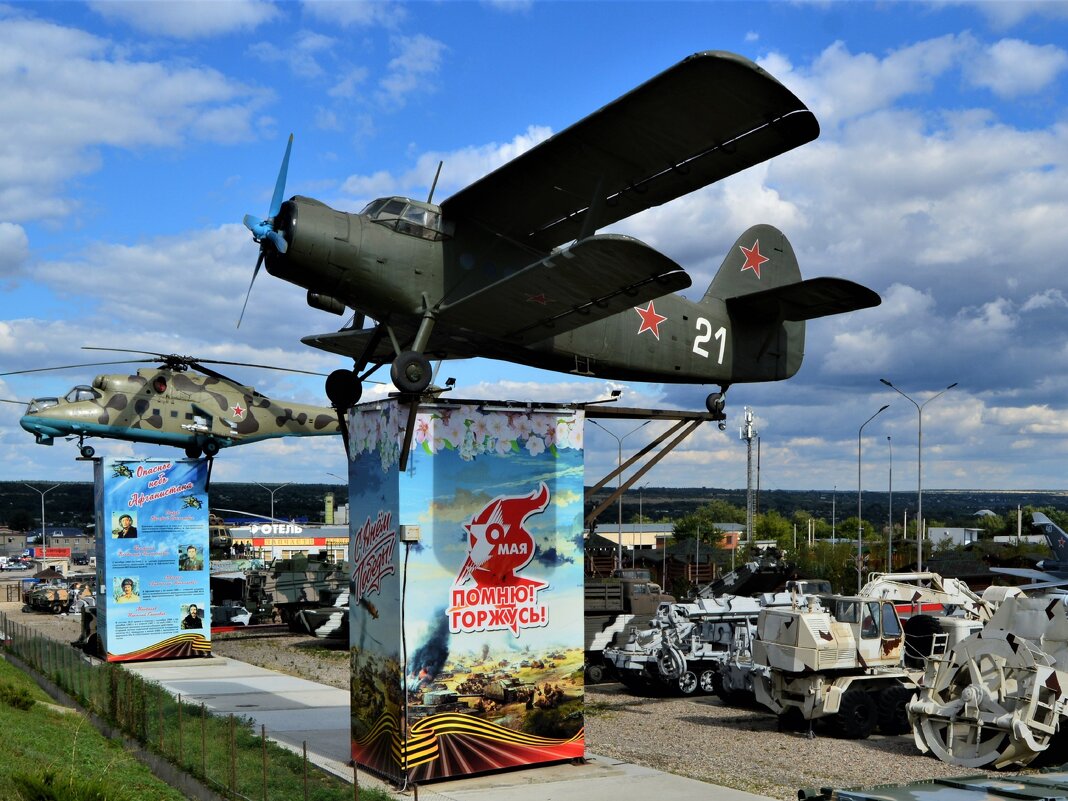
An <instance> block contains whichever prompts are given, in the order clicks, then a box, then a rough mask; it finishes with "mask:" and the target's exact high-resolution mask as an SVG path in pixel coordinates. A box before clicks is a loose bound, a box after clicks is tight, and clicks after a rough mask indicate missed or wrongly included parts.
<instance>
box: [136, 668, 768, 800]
mask: <svg viewBox="0 0 1068 801" xmlns="http://www.w3.org/2000/svg"><path fill="white" fill-rule="evenodd" d="M124 667H125V668H126V669H128V670H130V671H132V672H134V673H137V674H139V675H141V676H143V677H144V678H146V679H148V680H149V681H153V682H157V683H159V684H161V685H162V686H163V687H164V688H165V689H166V690H167V691H169V692H170V693H171V694H173V695H176V696H177V695H181V696H182V700H183V701H188V702H190V703H203V704H204V705H205V706H207V708H208V709H210V710H212V711H213V712H217V713H220V714H227V713H230V712H232V713H234V714H235V715H241V716H244V717H248V718H251V719H252V720H254V721H255V723H256V726H257V727H259V726H260V725H261V724H262V725H263V726H265V727H266V729H267V736H268V737H270V738H271V739H273V740H274V741H275V742H278V743H279V744H281V745H283V746H285V747H287V748H290V749H292V750H294V751H296V752H297V753H301V752H302V751H303V746H304V743H307V747H308V759H309V760H310V761H312V762H314V763H315V764H317V765H319V766H320V767H322V768H323V769H324V770H327V771H330V772H331V773H334V774H336V775H338V776H341V777H344V778H346V779H349V780H351V779H352V767H351V766H350V765H349V694H348V692H347V691H345V690H339V689H337V688H336V687H327V686H326V685H323V684H316V683H315V682H312V681H307V680H306V679H298V678H295V677H293V676H287V675H285V674H284V673H278V672H276V671H273V670H267V669H266V668H261V667H256V666H254V665H249V664H246V663H244V662H238V661H237V660H235V659H228V658H225V657H213V658H211V659H181V660H171V661H160V662H140V663H128V664H126V665H124ZM586 756H587V761H586V764H584V765H572V764H570V763H561V764H555V765H543V766H538V767H533V768H525V769H520V770H509V771H501V772H499V773H492V774H486V775H482V776H474V777H471V778H464V779H455V780H451V781H439V782H434V783H432V784H428V785H425V786H424V787H423V788H421V790H420V792H421V794H426V795H427V797H431V796H437V797H438V798H443V799H448V800H449V801H481V800H482V799H486V800H487V801H489V799H497V798H500V797H501V795H502V793H507V798H508V801H620V799H628V798H655V799H656V801H695V799H701V801H769V800H768V799H767V798H766V797H765V796H761V795H754V794H752V793H746V792H742V791H740V790H731V789H730V788H727V787H720V786H718V785H714V784H706V783H705V782H700V781H697V780H695V779H687V778H685V777H682V776H675V775H673V774H670V773H662V772H660V771H658V770H654V769H652V768H645V767H641V766H639V765H633V764H630V763H627V762H620V761H619V760H616V759H612V758H610V757H601V756H596V755H594V754H589V753H587V755H586ZM360 785H361V786H377V787H381V788H383V789H385V790H387V791H392V790H393V788H392V787H391V786H390V785H388V784H385V783H383V782H381V781H380V780H378V779H376V778H374V777H373V776H371V775H370V774H368V773H366V772H365V771H360Z"/></svg>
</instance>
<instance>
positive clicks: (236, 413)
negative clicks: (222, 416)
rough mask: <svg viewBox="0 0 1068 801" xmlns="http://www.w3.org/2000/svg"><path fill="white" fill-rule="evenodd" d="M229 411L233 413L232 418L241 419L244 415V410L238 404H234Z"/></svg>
mask: <svg viewBox="0 0 1068 801" xmlns="http://www.w3.org/2000/svg"><path fill="white" fill-rule="evenodd" d="M230 411H232V412H233V413H234V417H241V416H242V415H244V413H245V410H244V409H242V408H241V404H240V403H235V404H234V405H233V407H232V408H231V409H230Z"/></svg>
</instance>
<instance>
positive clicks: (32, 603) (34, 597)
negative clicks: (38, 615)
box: [26, 579, 93, 614]
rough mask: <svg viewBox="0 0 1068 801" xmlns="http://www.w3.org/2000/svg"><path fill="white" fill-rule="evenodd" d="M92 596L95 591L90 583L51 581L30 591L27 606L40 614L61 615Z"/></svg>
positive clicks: (62, 580)
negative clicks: (79, 601) (77, 602)
mask: <svg viewBox="0 0 1068 801" xmlns="http://www.w3.org/2000/svg"><path fill="white" fill-rule="evenodd" d="M92 594H93V589H92V587H91V586H90V584H89V583H88V582H82V581H74V582H68V581H66V580H64V579H51V580H49V581H47V582H44V583H42V584H38V585H37V586H36V587H34V588H33V589H32V590H30V592H29V595H28V596H27V599H26V604H27V606H29V608H30V609H33V610H35V611H38V612H52V613H53V614H59V613H61V612H66V611H68V610H69V609H70V608H71V605H72V604H74V603H75V602H76V601H77V600H78V599H79V598H82V597H85V596H87V595H92Z"/></svg>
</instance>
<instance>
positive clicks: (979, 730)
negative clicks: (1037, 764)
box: [907, 596, 1068, 768]
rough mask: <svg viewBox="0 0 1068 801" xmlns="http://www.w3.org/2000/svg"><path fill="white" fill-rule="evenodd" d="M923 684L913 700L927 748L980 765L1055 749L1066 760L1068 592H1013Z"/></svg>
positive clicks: (1021, 760)
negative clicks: (1064, 596)
mask: <svg viewBox="0 0 1068 801" xmlns="http://www.w3.org/2000/svg"><path fill="white" fill-rule="evenodd" d="M922 684H923V686H922V688H920V690H919V691H918V693H917V697H916V698H915V700H913V701H912V702H911V703H910V704H908V707H907V708H908V715H909V720H910V722H911V724H912V731H913V736H914V737H915V740H916V745H917V747H918V748H919V749H920V750H921V751H923V752H925V753H932V754H934V755H935V756H937V757H938V758H939V759H940V760H942V761H943V762H947V763H950V764H953V765H960V766H963V767H976V768H977V767H986V768H1006V767H1013V768H1015V767H1021V766H1024V765H1028V764H1030V763H1032V762H1033V761H1034V760H1036V759H1037V758H1039V757H1040V756H1043V755H1045V754H1046V752H1047V751H1049V752H1053V751H1056V752H1057V759H1059V760H1060V761H1063V745H1064V744H1065V743H1064V740H1063V738H1064V734H1063V726H1064V722H1065V715H1066V714H1068V611H1066V607H1065V604H1064V602H1063V599H1061V598H1059V597H1035V598H1025V597H1022V596H1021V597H1015V598H1007V599H1006V600H1005V601H1004V602H1003V603H1002V604H1001V605H1000V607H999V608H998V610H997V612H996V613H995V614H994V616H993V617H992V618H991V619H990V621H989V622H988V623H987V624H986V626H984V628H983V629H982V630H981V631H979V632H977V633H975V634H973V635H972V636H970V637H968V638H966V639H964V640H963V641H961V642H959V643H957V644H956V645H955V646H954V647H952V648H951V649H949V650H948V651H947V652H946V653H945V654H944V655H942V656H939V657H936V658H934V659H932V660H931V661H930V662H929V663H928V666H927V670H926V672H925V674H924V677H923V682H922ZM1058 740H1059V742H1058ZM1055 745H1056V746H1057V747H1054V746H1055Z"/></svg>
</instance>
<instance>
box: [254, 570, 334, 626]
mask: <svg viewBox="0 0 1068 801" xmlns="http://www.w3.org/2000/svg"><path fill="white" fill-rule="evenodd" d="M250 579H251V581H252V582H253V583H254V584H256V585H258V586H257V589H256V593H257V594H262V596H263V599H264V603H269V604H270V606H271V608H272V609H273V613H272V614H277V616H278V617H280V618H281V620H282V622H283V623H286V624H288V625H289V627H290V628H291V629H293V630H294V631H300V630H301V628H300V623H299V622H298V621H297V613H298V612H299V611H301V610H302V609H317V608H321V607H327V606H332V605H333V604H334V602H335V601H336V600H337V599H338V598H339V597H340V596H341V595H342V593H346V594H347V593H348V590H349V571H348V569H347V567H346V564H345V563H344V562H335V561H334V560H332V559H331V558H330V557H329V556H328V555H327V553H326V551H320V552H319V553H317V554H310V555H308V556H304V555H299V556H293V557H290V558H288V559H275V560H273V561H272V562H270V563H269V564H268V565H266V566H265V567H264V568H263V569H262V570H259V571H249V572H248V573H247V574H246V582H248V581H249V580H250ZM261 579H262V581H261Z"/></svg>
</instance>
